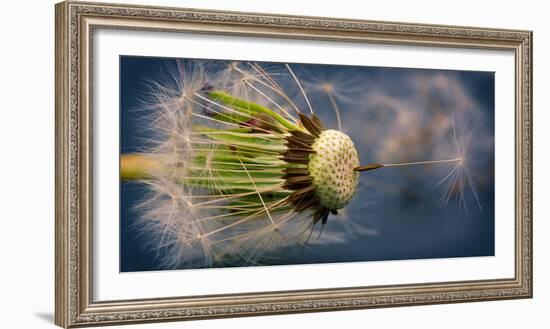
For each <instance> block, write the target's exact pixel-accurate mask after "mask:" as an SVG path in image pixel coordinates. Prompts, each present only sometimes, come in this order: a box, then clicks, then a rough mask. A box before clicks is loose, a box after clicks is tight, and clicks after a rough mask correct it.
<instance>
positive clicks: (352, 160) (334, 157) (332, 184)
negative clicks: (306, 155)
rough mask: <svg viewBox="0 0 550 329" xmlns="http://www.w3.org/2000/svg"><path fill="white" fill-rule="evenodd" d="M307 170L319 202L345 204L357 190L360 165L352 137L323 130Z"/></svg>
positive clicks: (331, 205)
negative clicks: (357, 169) (358, 167)
mask: <svg viewBox="0 0 550 329" xmlns="http://www.w3.org/2000/svg"><path fill="white" fill-rule="evenodd" d="M313 149H314V150H315V152H316V153H315V154H312V155H310V162H309V164H308V168H309V171H310V173H311V176H312V177H313V181H314V184H315V185H316V187H317V188H316V193H317V195H318V196H319V198H320V200H321V204H322V205H324V206H325V207H327V208H328V209H330V210H338V209H341V208H343V207H344V206H346V205H347V204H348V202H349V201H350V200H351V198H352V197H353V196H354V194H355V192H356V190H357V183H358V178H359V173H358V172H356V171H354V170H353V169H354V168H355V167H357V166H358V165H359V158H358V156H357V150H356V149H355V145H354V144H353V141H352V140H351V138H349V136H348V135H346V134H344V133H342V132H340V131H338V130H325V131H323V133H321V135H320V136H319V138H318V139H317V141H316V142H315V143H314V144H313Z"/></svg>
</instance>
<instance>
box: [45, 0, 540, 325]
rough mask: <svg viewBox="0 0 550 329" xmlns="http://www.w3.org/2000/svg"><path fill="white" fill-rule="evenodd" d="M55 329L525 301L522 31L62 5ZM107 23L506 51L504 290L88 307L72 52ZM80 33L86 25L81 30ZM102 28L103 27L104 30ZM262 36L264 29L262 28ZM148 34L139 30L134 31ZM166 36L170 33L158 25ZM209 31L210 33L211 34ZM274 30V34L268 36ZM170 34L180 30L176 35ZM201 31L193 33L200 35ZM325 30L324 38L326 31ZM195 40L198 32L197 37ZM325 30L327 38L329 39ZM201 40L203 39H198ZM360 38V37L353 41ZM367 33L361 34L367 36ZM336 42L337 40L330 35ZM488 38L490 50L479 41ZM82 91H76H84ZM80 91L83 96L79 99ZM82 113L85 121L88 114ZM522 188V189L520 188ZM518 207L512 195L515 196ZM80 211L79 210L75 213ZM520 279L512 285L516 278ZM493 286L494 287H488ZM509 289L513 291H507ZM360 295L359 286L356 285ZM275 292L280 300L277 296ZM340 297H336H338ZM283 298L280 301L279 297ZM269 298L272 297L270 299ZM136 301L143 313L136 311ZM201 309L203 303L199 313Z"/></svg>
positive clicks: (528, 235)
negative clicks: (93, 21) (512, 106)
mask: <svg viewBox="0 0 550 329" xmlns="http://www.w3.org/2000/svg"><path fill="white" fill-rule="evenodd" d="M55 13H56V15H55V67H56V69H55V72H56V80H55V94H56V97H55V119H56V124H55V126H56V127H55V129H56V130H55V145H56V148H55V175H56V178H55V184H56V187H55V193H56V196H55V218H56V222H55V247H56V251H55V261H56V263H55V282H56V290H55V324H56V325H58V326H61V327H64V328H72V327H82V326H90V325H108V324H127V323H146V322H149V323H150V322H163V321H170V320H172V321H173V320H180V321H181V320H193V319H204V318H226V317H236V316H253V315H267V314H287V313H302V312H319V311H336V310H345V309H365V308H376V307H395V306H410V305H424V304H440V303H453V302H467V301H486V300H495V299H512V298H529V297H532V294H533V284H532V272H533V271H532V268H533V264H532V242H533V241H532V224H533V223H532V192H533V191H532V169H533V168H532V138H533V135H532V74H533V70H532V63H533V62H532V56H533V55H532V42H533V34H532V32H531V31H520V30H498V29H489V28H470V27H458V26H454V27H453V26H439V25H424V24H410V23H399V22H398V23H395V22H375V21H362V20H357V21H356V20H346V19H336V18H322V17H299V16H284V15H278V14H259V13H240V12H222V11H206V10H197V9H185V8H169V7H162V8H161V7H151V6H135V5H129V4H128V5H122V4H104V3H92V2H80V1H78V2H77V1H72V0H67V1H64V2H62V3H58V4H56V7H55ZM86 17H93V18H98V17H99V18H104V17H108V18H111V17H115V18H124V19H126V20H128V21H130V20H131V21H132V22H137V21H139V20H140V19H146V20H150V19H153V18H154V19H156V20H158V21H162V22H163V23H166V24H167V26H168V25H169V24H168V23H172V22H185V23H189V24H192V25H193V24H196V25H201V26H202V25H204V24H209V23H215V24H217V25H219V26H218V28H220V29H221V30H222V32H221V33H222V34H227V35H240V34H241V33H244V34H248V35H252V36H253V35H255V34H256V30H255V29H260V31H259V32H257V33H258V34H259V35H260V36H264V35H270V36H273V37H276V38H277V37H283V38H293V35H292V34H290V33H287V32H286V30H285V28H287V27H288V28H289V29H297V30H299V31H301V32H302V34H300V35H299V36H298V38H299V39H302V38H303V39H310V38H312V39H316V38H317V34H318V37H319V38H321V39H327V40H329V39H330V40H333V39H334V40H340V39H341V38H340V37H339V35H342V38H344V36H345V39H346V40H348V39H349V40H355V39H361V40H364V41H366V40H370V41H372V42H376V43H390V44H393V43H397V44H403V43H406V44H411V45H431V46H438V45H441V46H445V47H454V46H459V47H460V46H464V47H466V48H495V49H500V48H506V49H512V48H513V49H514V51H515V54H516V56H519V61H518V58H516V74H517V75H518V76H519V77H521V79H520V80H518V78H517V77H516V83H518V82H519V83H521V88H516V92H517V93H518V96H519V97H520V98H521V102H517V101H516V106H517V108H516V113H518V112H519V114H520V117H521V118H522V120H521V123H520V122H518V121H517V120H516V129H518V130H519V131H518V132H519V134H518V133H516V136H515V138H516V147H517V149H518V151H520V152H519V153H517V154H516V161H518V159H519V163H520V166H519V167H520V168H521V169H522V170H521V171H519V172H516V174H517V175H518V176H519V178H520V182H518V185H517V186H518V187H520V188H519V192H520V194H521V195H520V196H518V197H520V198H522V202H521V203H520V204H521V207H520V208H521V211H520V212H519V213H518V217H519V221H518V222H517V224H519V225H518V228H517V230H519V232H521V233H522V234H521V235H519V236H518V237H517V240H516V243H518V242H521V245H520V246H519V250H520V251H521V254H517V255H516V256H517V257H518V259H517V261H516V271H517V272H516V277H515V278H514V281H513V282H504V283H502V284H501V285H500V286H498V287H494V288H491V289H488V288H487V287H483V286H479V288H478V289H476V286H475V285H474V286H473V287H471V288H470V289H466V290H464V289H463V290H460V289H459V290H457V291H455V290H446V289H443V290H442V291H427V292H412V291H407V290H405V291H401V292H400V293H399V294H389V295H372V296H367V295H360V296H355V297H354V296H348V295H347V294H346V295H344V293H343V292H339V291H338V290H336V291H334V293H331V294H332V295H333V296H334V297H326V296H325V297H323V298H322V299H317V298H313V297H314V296H313V295H311V296H310V295H309V294H306V295H304V296H302V297H300V298H297V299H293V300H289V299H286V300H284V298H283V300H282V301H277V300H273V299H272V296H271V297H270V296H267V297H266V298H267V301H265V302H261V301H260V303H253V304H247V303H242V302H241V301H240V300H239V298H238V297H235V298H234V299H230V300H228V301H227V302H224V303H222V304H216V303H210V304H209V303H199V305H191V306H185V305H184V304H185V303H183V301H182V300H177V299H174V300H173V301H164V302H165V303H166V305H156V306H155V303H156V302H158V301H153V300H151V301H139V300H134V301H127V302H125V301H118V302H122V303H121V305H117V301H114V302H110V303H105V304H94V303H93V302H91V300H89V299H88V297H89V293H90V292H89V291H88V290H87V289H90V286H89V283H90V282H89V281H88V280H89V277H88V273H87V272H86V271H87V269H88V268H87V265H89V264H87V263H86V262H87V259H88V257H90V254H89V253H88V252H89V250H88V249H87V248H88V247H89V246H88V245H87V241H88V240H87V239H86V238H82V237H83V236H84V237H86V235H85V234H87V232H88V229H89V226H88V225H89V224H88V223H87V222H86V221H87V220H88V217H87V216H88V213H87V212H86V211H85V209H87V206H88V203H87V202H86V201H85V200H84V202H83V200H82V198H85V197H86V196H87V194H86V193H87V192H88V191H84V190H83V188H87V186H88V185H87V181H86V179H87V178H86V177H83V176H82V174H84V175H87V170H88V167H87V165H86V163H85V161H87V160H88V159H89V158H88V156H87V155H86V154H82V153H86V152H89V151H90V149H89V148H87V143H88V135H86V131H87V129H88V128H89V127H87V124H88V121H87V120H88V119H89V118H87V117H83V114H82V111H83V109H87V107H86V101H87V97H88V96H87V94H86V93H87V91H88V90H87V89H82V87H83V86H84V85H87V83H86V82H85V80H86V79H84V78H85V77H88V75H87V73H86V72H82V71H86V70H87V68H88V67H87V65H83V63H84V64H86V63H87V62H83V61H85V58H86V53H82V52H81V47H83V46H84V47H85V46H86V45H85V44H83V42H85V41H86V39H85V38H83V37H84V36H83V35H82V34H85V33H84V32H86V33H87V30H82V27H83V26H81V18H86ZM84 25H85V24H84ZM107 26H108V25H107ZM268 28H269V29H268ZM141 29H145V30H147V29H148V28H147V26H145V27H143V26H142V27H141ZM164 30H165V31H169V30H170V28H169V26H168V27H164ZM214 30H216V29H214ZM271 30H273V33H270V32H271ZM178 31H179V29H178ZM200 31H202V30H201V29H199V32H200ZM327 31H328V32H327ZM203 32H204V31H203ZM333 32H334V33H333ZM207 33H209V32H207ZM362 34H366V35H365V36H362ZM367 34H368V35H367ZM334 35H336V37H335V36H334ZM486 40H491V41H493V43H486V42H485V41H486ZM83 83H84V85H83ZM80 93H84V97H82V96H83V95H81V94H80ZM87 113H88V112H86V113H85V115H87ZM523 180H525V182H523ZM516 200H517V197H516ZM80 207H82V208H84V211H83V209H81V208H80ZM518 275H520V277H518ZM494 283H495V284H496V282H494ZM505 283H508V284H509V285H512V286H506V285H505ZM358 288H359V287H358ZM283 293H284V292H283ZM338 294H340V295H338ZM282 297H286V296H285V295H284V294H283V295H282ZM270 298H271V299H270ZM139 303H143V306H144V307H136V306H139V305H138V304H139ZM201 304H204V305H201Z"/></svg>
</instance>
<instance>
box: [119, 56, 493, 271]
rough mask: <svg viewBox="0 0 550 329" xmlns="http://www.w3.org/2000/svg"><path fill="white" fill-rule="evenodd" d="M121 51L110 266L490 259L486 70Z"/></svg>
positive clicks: (489, 79) (489, 76)
mask: <svg viewBox="0 0 550 329" xmlns="http://www.w3.org/2000/svg"><path fill="white" fill-rule="evenodd" d="M119 60H120V80H119V81H120V200H121V203H120V271H121V272H137V271H151V270H176V269H204V268H214V267H242V266H267V265H297V264H319V263H340V262H367V261H389V260H411V259H429V258H454V257H481V256H494V254H495V244H494V243H495V218H494V214H495V209H494V194H495V175H494V171H495V168H494V162H495V157H494V152H495V151H494V141H495V130H494V114H495V75H494V72H491V71H464V70H442V69H417V68H406V67H376V66H352V65H330V64H310V63H280V62H259V61H248V60H243V61H234V60H224V59H196V58H168V57H146V56H129V55H121V56H120V58H119Z"/></svg>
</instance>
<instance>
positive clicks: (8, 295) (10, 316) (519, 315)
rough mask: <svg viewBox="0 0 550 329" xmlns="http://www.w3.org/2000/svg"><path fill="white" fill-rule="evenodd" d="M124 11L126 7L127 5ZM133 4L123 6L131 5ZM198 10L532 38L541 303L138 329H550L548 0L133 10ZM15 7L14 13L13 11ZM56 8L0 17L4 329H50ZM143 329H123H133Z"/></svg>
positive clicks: (164, 0)
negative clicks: (480, 29) (476, 29)
mask: <svg viewBox="0 0 550 329" xmlns="http://www.w3.org/2000/svg"><path fill="white" fill-rule="evenodd" d="M119 2H122V1H119ZM124 2H127V1H124ZM131 2H134V3H135V2H139V3H147V4H151V3H152V4H158V5H165V4H166V5H172V6H183V7H196V8H215V9H227V10H241V11H256V12H273V13H285V14H297V15H316V16H334V17H349V18H362V19H374V20H391V21H408V22H421V23H440V24H454V25H471V26H487V27H502V28H514V29H516V28H517V29H530V30H534V33H535V34H534V54H535V55H534V67H535V72H534V108H535V114H534V117H535V143H536V146H537V147H536V149H535V159H534V163H535V173H534V175H535V177H536V180H537V181H536V184H535V185H534V186H535V192H534V193H535V196H534V202H535V215H534V221H535V228H534V235H535V236H534V248H535V255H534V259H535V263H534V264H535V265H534V267H535V273H534V277H535V298H534V299H532V300H517V301H499V302H483V303H467V304H454V305H435V306H421V307H406V308H393V309H379V310H365V311H347V312H331V313H315V314H301V315H285V316H270V317H259V318H242V319H228V320H209V321H199V322H187V323H183V324H182V323H170V324H158V325H149V326H139V328H146V327H147V328H180V327H186V328H227V327H236V326H239V327H241V328H257V327H258V326H261V327H264V328H266V327H270V328H271V327H273V328H276V327H278V328H281V327H282V328H284V327H289V326H292V327H294V326H298V325H301V326H308V327H317V328H338V327H342V326H345V327H366V326H369V327H387V328H393V327H398V326H407V327H413V328H416V327H422V328H441V327H445V328H446V329H447V328H465V327H474V328H477V327H482V326H489V327H492V328H508V327H520V326H521V327H526V328H547V327H548V323H549V322H550V321H549V320H548V317H547V314H545V313H544V311H547V310H548V308H549V306H550V284H549V279H548V278H549V277H550V266H549V265H548V261H549V259H550V257H549V256H550V243H549V242H548V241H549V239H548V238H547V237H546V235H547V234H548V233H550V230H549V229H550V225H549V221H550V218H549V215H550V211H549V204H550V203H549V202H548V201H547V200H546V195H545V194H544V193H545V192H546V191H545V188H546V186H545V185H544V184H547V183H550V182H549V181H548V178H549V175H548V173H547V172H546V171H544V170H543V169H544V168H549V167H550V163H549V161H550V157H548V156H547V151H546V150H547V146H545V143H544V141H548V140H550V129H548V128H547V127H546V126H545V125H543V124H544V123H547V122H550V116H549V114H548V109H549V108H550V96H549V93H548V91H547V90H548V88H549V86H550V78H549V75H550V45H549V43H548V40H550V23H549V22H548V9H546V6H545V3H544V1H530V0H529V1H528V0H524V1H515V2H514V3H513V4H508V3H505V2H504V1H491V2H483V1H479V0H477V1H470V0H461V1H454V2H443V1H418V0H417V1H405V0H404V1H377V2H369V1H351V0H338V1H333V2H328V1H325V2H324V3H323V4H321V1H320V0H317V1H315V0H311V1H305V0H302V1H298V0H277V1H266V0H264V1H245V0H231V1H222V0H203V1H199V0H193V1H168V0H156V1H139V0H136V1H131ZM8 3H9V4H8ZM53 4H54V1H51V0H48V1H44V0H42V1H19V2H16V1H12V2H5V3H3V4H2V10H1V11H0V24H1V28H0V33H1V36H2V38H1V41H2V47H1V49H2V50H0V58H1V60H0V82H1V84H0V111H1V112H0V113H1V117H0V152H1V153H0V154H1V159H0V200H2V201H1V203H0V247H1V248H0V253H1V254H0V256H1V258H0V259H1V261H2V265H1V268H2V270H1V271H0V303H1V304H2V308H1V309H2V311H1V312H0V314H1V315H2V316H0V327H3V328H19V327H21V328H49V327H53V289H54V275H53V265H54V257H53V255H54V253H53V250H54V246H53V231H54V229H53V228H54V216H53V215H54V195H53V194H54V185H53V182H54V178H53V172H54V164H53V161H54V155H53V153H54V135H53V133H54V131H53V127H54V112H53V104H54V59H53V54H54V50H53V41H54V15H53V14H54V8H53ZM131 327H136V328H137V327H138V326H127V327H126V328H131Z"/></svg>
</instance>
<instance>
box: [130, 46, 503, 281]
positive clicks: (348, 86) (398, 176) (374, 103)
mask: <svg viewBox="0 0 550 329" xmlns="http://www.w3.org/2000/svg"><path fill="white" fill-rule="evenodd" d="M227 63H228V62H225V61H218V62H215V63H212V62H211V64H210V65H214V66H216V65H219V66H220V68H221V67H223V66H224V65H227ZM175 65H176V59H169V58H150V57H133V56H121V58H120V118H121V120H120V125H121V130H120V145H121V148H120V152H121V154H124V153H131V152H138V151H140V150H142V148H143V146H144V143H145V142H144V141H146V140H147V139H148V138H149V137H150V136H148V134H150V131H148V130H147V129H145V127H146V126H147V122H146V119H145V116H146V115H147V113H145V112H144V111H142V110H140V108H141V107H142V105H143V100H144V95H147V93H148V91H149V87H148V81H161V80H162V79H163V77H165V76H166V74H167V72H168V70H169V68H170V67H174V66H175ZM264 65H265V66H267V67H269V68H270V69H272V70H274V71H277V70H281V71H282V69H281V68H282V65H280V64H277V63H264ZM291 66H292V69H293V70H294V72H295V73H296V75H297V76H298V78H299V79H300V80H301V81H302V83H303V85H304V88H305V89H306V91H307V93H308V96H309V99H310V100H311V103H312V106H313V108H314V109H315V110H316V112H317V114H318V115H319V116H320V117H321V119H322V121H323V122H324V123H326V124H327V125H328V126H329V127H330V128H337V125H336V116H335V113H334V110H333V109H332V107H331V106H330V101H329V99H328V97H327V95H326V92H325V91H326V90H327V87H328V88H330V89H331V91H332V92H333V95H334V96H335V99H336V102H337V104H338V106H339V108H340V110H341V116H342V130H343V131H344V132H345V133H347V134H348V135H350V137H351V138H352V139H353V141H354V142H355V144H356V147H357V150H358V152H359V156H360V162H361V163H362V164H366V163H371V162H381V163H395V162H407V161H422V160H439V159H449V158H453V157H455V156H456V154H455V153H454V151H453V148H452V144H453V134H452V131H453V129H452V123H453V122H454V126H455V128H454V130H455V131H456V132H458V133H464V134H470V133H471V134H472V138H471V139H472V141H471V146H470V148H469V149H468V152H467V155H466V156H467V160H468V161H467V165H468V167H469V168H470V169H471V173H472V179H473V182H474V184H475V186H476V189H477V193H478V195H479V203H480V205H481V207H479V206H478V203H477V202H476V200H475V198H474V194H473V192H472V190H470V189H469V188H468V187H466V189H465V190H464V192H465V193H464V194H465V200H464V202H465V206H464V205H460V204H459V202H458V200H457V199H454V198H451V199H450V201H449V202H448V203H447V204H442V202H441V198H442V196H443V195H442V186H441V185H439V186H438V185H437V184H438V182H440V180H441V179H442V178H443V177H445V176H446V175H447V174H448V173H449V171H450V170H451V169H452V165H449V164H439V165H429V166H410V167H398V168H383V169H379V170H375V171H370V172H365V173H362V174H361V176H360V177H361V178H360V184H359V191H358V193H357V195H356V196H355V198H354V199H353V201H352V202H351V203H350V204H349V205H348V206H347V207H346V209H345V210H344V211H341V212H340V214H339V215H337V216H331V217H330V218H329V221H328V223H327V225H326V227H325V228H324V229H325V230H330V231H331V232H332V233H333V234H331V236H333V237H335V241H334V243H331V244H328V245H323V244H320V243H316V237H312V240H311V241H310V243H311V247H312V248H310V249H309V250H306V251H304V252H303V253H299V254H296V253H288V255H289V256H288V258H286V259H285V258H282V259H278V260H277V262H276V263H272V265H275V264H307V263H329V262H330V263H332V262H349V261H373V260H399V259H419V258H441V257H471V256H492V255H494V241H495V239H494V225H495V223H494V73H493V72H473V71H448V70H427V69H409V68H385V67H356V66H354V67H352V66H333V65H311V64H296V63H294V64H291ZM281 84H282V85H283V87H285V85H284V82H283V81H281ZM287 92H288V93H289V94H291V96H295V98H296V99H298V100H297V102H298V105H299V106H301V107H302V108H306V107H305V106H306V105H305V102H304V101H303V100H301V101H300V100H299V99H300V97H299V96H300V95H299V94H298V93H297V91H296V88H292V87H289V88H288V89H287ZM474 128H475V130H474ZM145 193H147V190H146V189H145V187H144V186H143V185H141V184H139V183H136V182H121V184H120V200H121V205H120V227H121V232H120V238H121V239H120V241H121V243H120V254H121V257H120V259H121V264H120V270H121V271H123V272H126V271H147V270H158V269H162V268H161V264H160V262H159V260H158V259H157V254H156V251H152V250H149V249H147V248H146V247H145V244H146V243H145V242H147V241H148V237H147V235H146V234H145V235H144V234H140V231H139V230H138V229H136V227H135V226H132V225H131V224H132V223H133V222H134V220H135V218H136V217H137V216H139V213H138V212H137V211H136V210H135V209H134V207H135V205H136V203H137V202H139V201H140V200H141V199H142V198H143V197H144V195H145ZM454 196H455V195H453V197H454ZM346 234H347V235H348V236H346ZM338 236H341V237H342V238H341V239H340V240H339V239H338ZM349 236H352V238H349ZM344 237H345V238H344Z"/></svg>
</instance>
